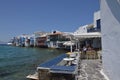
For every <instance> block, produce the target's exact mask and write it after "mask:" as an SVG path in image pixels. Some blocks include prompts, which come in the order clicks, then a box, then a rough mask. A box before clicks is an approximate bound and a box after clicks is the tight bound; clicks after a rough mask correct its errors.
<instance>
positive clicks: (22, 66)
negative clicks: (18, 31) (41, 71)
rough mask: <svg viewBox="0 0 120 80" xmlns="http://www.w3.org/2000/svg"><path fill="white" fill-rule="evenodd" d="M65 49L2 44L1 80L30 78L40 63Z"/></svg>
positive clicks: (0, 55)
mask: <svg viewBox="0 0 120 80" xmlns="http://www.w3.org/2000/svg"><path fill="white" fill-rule="evenodd" d="M62 53H65V51H62V50H57V49H44V48H26V47H15V46H6V45H0V80H28V79H26V76H27V75H28V74H33V73H34V72H35V71H36V68H37V66H38V65H39V64H41V63H43V62H45V61H48V60H50V59H52V58H54V57H56V56H58V55H60V54H62Z"/></svg>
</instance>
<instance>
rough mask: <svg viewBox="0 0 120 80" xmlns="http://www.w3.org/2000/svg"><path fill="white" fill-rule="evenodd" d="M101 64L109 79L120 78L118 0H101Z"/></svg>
mask: <svg viewBox="0 0 120 80" xmlns="http://www.w3.org/2000/svg"><path fill="white" fill-rule="evenodd" d="M101 25H102V26H101V27H102V28H101V29H102V48H103V53H102V55H103V66H104V70H105V72H106V74H107V75H108V77H109V78H110V80H120V0H101Z"/></svg>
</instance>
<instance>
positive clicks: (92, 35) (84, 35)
mask: <svg viewBox="0 0 120 80" xmlns="http://www.w3.org/2000/svg"><path fill="white" fill-rule="evenodd" d="M74 36H75V37H77V38H96V37H98V38H99V37H101V33H100V32H91V33H81V34H74Z"/></svg>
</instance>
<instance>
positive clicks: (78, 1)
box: [0, 0, 100, 41]
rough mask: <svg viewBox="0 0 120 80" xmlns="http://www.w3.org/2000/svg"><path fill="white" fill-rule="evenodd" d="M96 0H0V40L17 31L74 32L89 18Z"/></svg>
mask: <svg viewBox="0 0 120 80" xmlns="http://www.w3.org/2000/svg"><path fill="white" fill-rule="evenodd" d="M99 8H100V6H99V0H0V40H2V41H8V40H9V39H10V38H11V37H14V36H17V35H20V34H32V33H33V32H35V31H46V32H51V31H52V30H59V31H63V32H64V31H65V32H74V31H75V30H76V29H78V27H80V26H82V25H85V24H90V23H92V22H93V13H94V12H96V11H98V10H99Z"/></svg>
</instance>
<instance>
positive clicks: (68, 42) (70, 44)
mask: <svg viewBox="0 0 120 80" xmlns="http://www.w3.org/2000/svg"><path fill="white" fill-rule="evenodd" d="M63 45H66V46H70V50H71V52H72V46H73V45H75V43H73V42H72V41H66V42H65V43H63Z"/></svg>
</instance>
